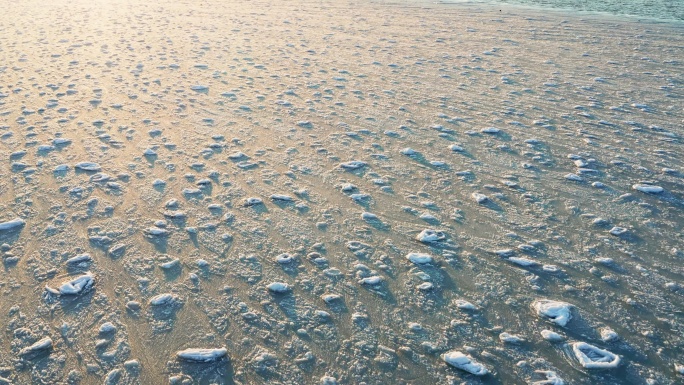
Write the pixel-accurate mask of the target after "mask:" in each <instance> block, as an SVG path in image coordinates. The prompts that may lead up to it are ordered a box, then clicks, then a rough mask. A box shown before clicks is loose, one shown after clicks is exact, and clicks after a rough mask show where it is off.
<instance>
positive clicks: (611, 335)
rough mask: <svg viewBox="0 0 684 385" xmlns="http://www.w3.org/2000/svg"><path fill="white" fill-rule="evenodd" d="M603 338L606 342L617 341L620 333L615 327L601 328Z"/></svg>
mask: <svg viewBox="0 0 684 385" xmlns="http://www.w3.org/2000/svg"><path fill="white" fill-rule="evenodd" d="M601 339H602V340H603V341H604V342H610V341H615V340H617V339H618V334H617V333H616V332H615V331H614V330H613V329H611V328H608V327H606V328H603V329H601Z"/></svg>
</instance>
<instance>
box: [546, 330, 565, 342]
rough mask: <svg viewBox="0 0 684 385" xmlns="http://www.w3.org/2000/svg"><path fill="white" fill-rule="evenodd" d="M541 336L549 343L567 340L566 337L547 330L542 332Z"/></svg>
mask: <svg viewBox="0 0 684 385" xmlns="http://www.w3.org/2000/svg"><path fill="white" fill-rule="evenodd" d="M541 335H542V337H543V338H544V339H545V340H547V341H549V342H560V341H563V340H564V339H565V337H563V336H562V335H560V334H558V333H556V332H554V331H551V330H547V329H544V330H542V331H541Z"/></svg>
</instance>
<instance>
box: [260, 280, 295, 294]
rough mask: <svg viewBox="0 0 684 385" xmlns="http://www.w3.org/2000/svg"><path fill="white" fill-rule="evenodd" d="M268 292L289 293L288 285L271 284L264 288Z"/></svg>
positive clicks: (282, 283) (281, 283) (280, 283)
mask: <svg viewBox="0 0 684 385" xmlns="http://www.w3.org/2000/svg"><path fill="white" fill-rule="evenodd" d="M266 288H267V289H268V291H270V292H271V293H276V294H284V293H287V292H289V291H290V285H288V284H287V283H284V282H273V283H270V284H269V285H268V286H266Z"/></svg>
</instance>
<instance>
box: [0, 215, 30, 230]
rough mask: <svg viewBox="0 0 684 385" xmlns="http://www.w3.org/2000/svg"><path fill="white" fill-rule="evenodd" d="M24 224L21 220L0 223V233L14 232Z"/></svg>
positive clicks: (15, 219)
mask: <svg viewBox="0 0 684 385" xmlns="http://www.w3.org/2000/svg"><path fill="white" fill-rule="evenodd" d="M25 224H26V222H24V220H23V219H21V218H14V219H12V220H11V221H7V222H2V223H0V231H9V230H16V229H18V228H20V227H23V226H24V225H25Z"/></svg>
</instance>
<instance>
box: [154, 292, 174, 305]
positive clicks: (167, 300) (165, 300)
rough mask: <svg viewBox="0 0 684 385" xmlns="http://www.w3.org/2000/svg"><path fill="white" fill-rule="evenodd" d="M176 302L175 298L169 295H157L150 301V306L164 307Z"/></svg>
mask: <svg viewBox="0 0 684 385" xmlns="http://www.w3.org/2000/svg"><path fill="white" fill-rule="evenodd" d="M175 301H176V296H175V295H173V294H171V293H163V294H158V295H156V296H154V297H152V298H151V299H150V305H151V306H166V305H170V304H172V303H173V302H175Z"/></svg>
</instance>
